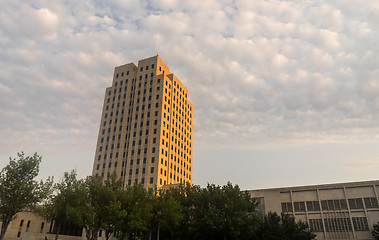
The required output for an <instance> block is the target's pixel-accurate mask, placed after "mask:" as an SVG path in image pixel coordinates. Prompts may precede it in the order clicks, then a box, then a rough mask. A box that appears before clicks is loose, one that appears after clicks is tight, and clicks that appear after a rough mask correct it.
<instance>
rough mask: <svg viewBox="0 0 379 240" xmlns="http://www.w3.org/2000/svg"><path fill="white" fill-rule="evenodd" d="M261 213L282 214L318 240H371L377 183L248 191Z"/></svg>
mask: <svg viewBox="0 0 379 240" xmlns="http://www.w3.org/2000/svg"><path fill="white" fill-rule="evenodd" d="M249 192H250V194H251V196H253V197H256V198H258V199H259V200H260V202H261V203H260V209H261V211H262V212H264V213H268V212H277V213H281V212H284V213H286V214H291V215H293V216H294V217H295V218H296V219H298V220H302V221H304V222H306V223H308V225H309V226H310V228H311V230H312V231H313V232H314V233H316V234H317V239H372V237H371V231H372V227H373V225H374V224H375V223H377V222H378V221H379V204H378V192H379V181H367V182H352V183H340V184H326V185H316V186H303V187H285V188H274V189H261V190H251V191H249Z"/></svg>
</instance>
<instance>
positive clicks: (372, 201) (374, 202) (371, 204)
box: [364, 197, 379, 208]
mask: <svg viewBox="0 0 379 240" xmlns="http://www.w3.org/2000/svg"><path fill="white" fill-rule="evenodd" d="M364 201H365V206H366V208H377V207H379V206H378V199H376V198H375V197H371V198H365V199H364Z"/></svg>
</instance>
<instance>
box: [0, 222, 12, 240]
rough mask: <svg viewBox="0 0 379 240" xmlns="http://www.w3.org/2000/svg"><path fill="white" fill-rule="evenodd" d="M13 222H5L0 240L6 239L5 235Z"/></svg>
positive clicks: (0, 232) (0, 233)
mask: <svg viewBox="0 0 379 240" xmlns="http://www.w3.org/2000/svg"><path fill="white" fill-rule="evenodd" d="M10 222H11V221H4V222H3V224H2V225H1V231H0V240H2V239H3V238H4V235H5V233H6V231H7V229H8V225H9V223H10Z"/></svg>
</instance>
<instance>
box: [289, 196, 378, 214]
mask: <svg viewBox="0 0 379 240" xmlns="http://www.w3.org/2000/svg"><path fill="white" fill-rule="evenodd" d="M363 201H364V203H365V206H366V208H379V204H378V199H377V198H376V197H370V198H363V200H362V198H349V199H347V200H346V199H335V200H321V208H322V210H323V211H334V210H347V209H348V204H349V207H350V209H364V206H363ZM305 207H307V208H305ZM293 208H294V209H293ZM321 208H320V203H319V201H306V202H294V203H293V207H292V203H291V202H283V203H282V212H293V210H295V212H305V211H306V210H307V211H320V210H321Z"/></svg>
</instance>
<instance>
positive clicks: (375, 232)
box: [372, 223, 379, 240]
mask: <svg viewBox="0 0 379 240" xmlns="http://www.w3.org/2000/svg"><path fill="white" fill-rule="evenodd" d="M372 237H373V239H375V240H379V223H376V224H374V226H373V229H372Z"/></svg>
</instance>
